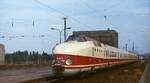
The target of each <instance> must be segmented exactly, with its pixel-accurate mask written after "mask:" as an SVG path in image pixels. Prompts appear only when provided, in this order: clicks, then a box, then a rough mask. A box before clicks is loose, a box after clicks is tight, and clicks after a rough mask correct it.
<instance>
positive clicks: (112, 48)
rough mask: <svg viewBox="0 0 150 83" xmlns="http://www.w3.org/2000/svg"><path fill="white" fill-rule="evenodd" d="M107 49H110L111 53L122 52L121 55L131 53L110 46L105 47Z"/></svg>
mask: <svg viewBox="0 0 150 83" xmlns="http://www.w3.org/2000/svg"><path fill="white" fill-rule="evenodd" d="M104 47H105V49H109V50H111V51H114V52H121V53H129V52H128V51H125V50H122V49H119V48H116V47H112V46H109V45H106V44H105V45H104Z"/></svg>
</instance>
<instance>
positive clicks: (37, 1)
mask: <svg viewBox="0 0 150 83" xmlns="http://www.w3.org/2000/svg"><path fill="white" fill-rule="evenodd" d="M34 1H35V2H36V3H38V4H40V5H42V6H44V7H46V8H49V9H51V10H53V11H55V12H57V13H60V14H62V15H64V17H70V18H71V19H72V20H74V21H76V22H78V23H79V24H80V25H82V26H84V27H88V28H91V26H89V25H87V24H85V23H82V22H80V21H79V20H77V19H75V18H74V17H72V16H69V15H67V14H65V13H64V12H62V11H60V10H58V9H55V8H53V7H51V6H49V5H46V4H44V3H42V2H41V1H39V0H34Z"/></svg>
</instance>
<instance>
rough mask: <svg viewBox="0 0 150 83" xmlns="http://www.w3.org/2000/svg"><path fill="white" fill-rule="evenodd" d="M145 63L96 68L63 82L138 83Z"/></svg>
mask: <svg viewBox="0 0 150 83" xmlns="http://www.w3.org/2000/svg"><path fill="white" fill-rule="evenodd" d="M145 65H146V64H145V63H140V62H138V63H132V64H128V65H123V66H117V67H112V68H107V69H101V70H98V71H97V72H96V73H92V74H87V75H80V76H78V77H76V78H75V77H74V79H72V80H70V81H65V82H64V83H138V82H139V79H140V77H141V75H142V73H143V71H144V68H145Z"/></svg>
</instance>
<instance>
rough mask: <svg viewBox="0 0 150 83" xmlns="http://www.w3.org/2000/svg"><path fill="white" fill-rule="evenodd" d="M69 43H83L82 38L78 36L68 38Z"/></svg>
mask: <svg viewBox="0 0 150 83" xmlns="http://www.w3.org/2000/svg"><path fill="white" fill-rule="evenodd" d="M67 41H79V42H81V41H82V38H81V37H80V36H76V35H71V36H69V37H68V39H67Z"/></svg>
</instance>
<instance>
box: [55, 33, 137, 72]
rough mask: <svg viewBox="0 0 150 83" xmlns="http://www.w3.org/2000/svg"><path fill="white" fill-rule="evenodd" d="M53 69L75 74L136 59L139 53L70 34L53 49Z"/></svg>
mask: <svg viewBox="0 0 150 83" xmlns="http://www.w3.org/2000/svg"><path fill="white" fill-rule="evenodd" d="M52 53H53V60H52V71H53V73H55V74H57V73H61V74H62V75H73V74H77V73H79V72H84V71H94V70H96V69H99V68H102V67H108V66H113V65H118V64H124V63H129V62H133V61H136V60H137V59H138V57H137V55H136V54H134V53H130V52H128V51H125V50H122V49H119V48H116V47H112V46H110V45H107V44H104V43H102V42H100V41H96V40H94V39H92V38H90V37H87V36H84V35H70V36H69V37H68V39H67V40H66V41H65V42H63V43H60V44H58V45H56V46H55V47H54V48H53V50H52Z"/></svg>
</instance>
